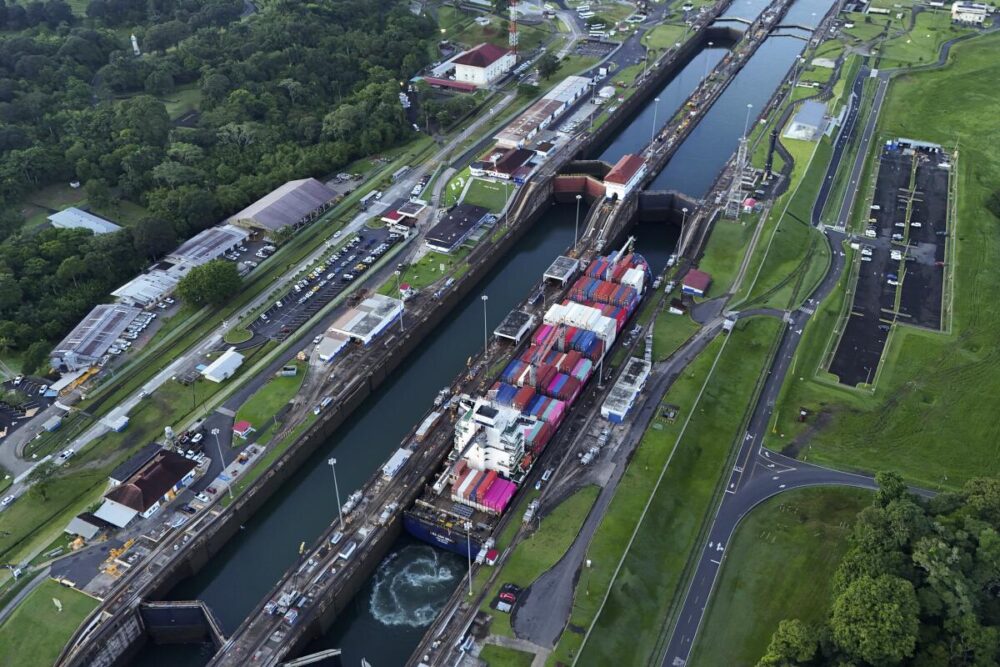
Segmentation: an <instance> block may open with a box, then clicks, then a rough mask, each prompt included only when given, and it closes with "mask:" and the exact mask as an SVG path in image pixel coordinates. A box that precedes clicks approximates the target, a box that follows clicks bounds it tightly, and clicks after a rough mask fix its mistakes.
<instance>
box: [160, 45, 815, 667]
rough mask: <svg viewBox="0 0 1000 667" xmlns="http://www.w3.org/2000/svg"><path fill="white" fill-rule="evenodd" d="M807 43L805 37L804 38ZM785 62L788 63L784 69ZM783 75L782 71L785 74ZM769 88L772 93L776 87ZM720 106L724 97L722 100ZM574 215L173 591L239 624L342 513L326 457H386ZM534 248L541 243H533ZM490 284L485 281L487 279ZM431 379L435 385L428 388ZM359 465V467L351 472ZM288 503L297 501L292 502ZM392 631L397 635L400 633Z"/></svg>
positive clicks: (344, 484)
mask: <svg viewBox="0 0 1000 667" xmlns="http://www.w3.org/2000/svg"><path fill="white" fill-rule="evenodd" d="M770 41H773V40H769V42H770ZM800 44H802V43H801V42H800ZM785 69H787V68H785ZM785 69H782V70H781V72H782V74H783V72H784V71H785ZM778 78H779V79H780V77H778ZM772 90H773V88H772ZM766 92H767V94H768V95H769V94H770V92H771V91H766ZM717 107H718V105H716V108H717ZM735 115H736V116H737V117H738V118H740V119H741V120H742V117H743V112H742V110H740V111H736V112H735ZM633 125H634V124H633ZM731 152H732V151H731V150H729V151H727V152H726V153H725V155H723V156H722V157H721V159H720V160H719V161H718V162H717V163H716V164H715V165H714V166H712V167H711V168H710V169H708V170H707V171H708V173H707V174H706V175H705V176H706V178H708V179H709V181H710V180H711V179H713V178H714V176H715V174H716V173H717V171H718V168H719V167H720V166H721V165H722V164H723V163H724V162H725V160H726V159H727V158H728V157H729V154H731ZM674 162H676V160H675V161H674ZM572 215H573V213H572V209H571V208H570V209H569V210H565V209H564V214H563V217H564V218H566V220H567V224H565V225H564V228H565V229H564V233H565V239H566V240H565V241H564V242H562V243H561V244H560V245H559V246H558V247H557V248H553V249H552V251H551V252H545V253H544V254H543V255H542V257H541V259H539V260H538V267H537V269H536V270H533V269H532V268H531V267H521V268H520V269H518V268H515V265H516V264H515V260H516V259H518V257H519V256H520V254H521V253H522V252H523V250H522V248H523V247H524V246H525V245H526V244H528V241H529V239H530V237H532V236H534V233H533V232H534V231H536V230H545V229H547V228H549V227H550V225H549V224H546V223H547V222H548V218H549V214H546V215H545V216H544V217H543V219H542V221H540V222H539V223H536V225H535V227H534V229H533V230H532V231H530V232H528V234H527V235H526V236H525V238H524V239H522V241H521V242H519V243H518V244H517V246H516V248H515V251H512V252H514V253H515V255H516V256H515V257H514V258H513V259H512V260H511V261H510V262H509V263H508V265H507V266H506V267H505V268H504V269H503V270H502V271H501V270H497V271H494V272H492V273H491V274H490V276H487V278H485V279H484V280H485V281H486V282H485V283H481V285H480V286H479V287H477V288H476V290H473V292H474V294H470V295H468V296H467V298H466V299H465V302H464V303H463V304H462V305H460V306H459V307H458V309H457V310H456V311H455V312H454V313H453V314H452V315H451V316H450V317H449V322H448V324H447V325H444V326H445V327H446V329H445V330H442V332H441V333H440V334H439V333H437V332H435V334H434V340H431V339H428V340H427V341H425V342H424V343H423V344H422V349H421V351H419V352H418V354H419V355H420V356H419V357H416V358H414V359H411V360H410V361H408V362H406V363H404V365H403V366H402V367H401V368H400V369H398V370H397V371H396V373H395V374H394V378H392V379H390V380H389V381H388V383H387V384H386V385H384V386H383V388H382V389H380V390H379V391H378V392H376V393H375V394H374V395H373V396H372V397H370V398H369V400H367V401H366V404H365V405H364V406H362V407H361V408H360V412H359V413H358V414H356V415H355V416H353V417H352V418H351V419H349V420H348V422H347V423H345V424H344V425H343V426H341V428H340V429H339V430H338V434H337V435H336V436H335V438H334V440H336V441H337V442H336V443H329V442H328V443H327V444H326V445H324V446H323V447H321V448H320V451H319V452H318V453H316V454H314V455H313V456H312V458H311V459H310V461H309V462H308V463H307V464H306V466H304V467H303V468H302V469H301V470H300V471H299V472H298V473H296V474H295V475H292V477H291V478H290V480H289V481H290V482H291V484H286V486H285V489H287V491H285V490H284V489H283V490H282V491H279V492H278V494H276V495H275V497H273V498H272V499H271V500H270V501H268V502H267V503H265V505H264V506H263V507H262V508H261V509H260V511H259V512H258V514H257V515H256V516H254V517H252V518H251V519H250V520H249V521H247V522H246V524H245V525H244V526H243V529H242V530H241V532H240V533H239V534H238V535H237V536H236V537H235V538H234V539H233V541H232V542H231V543H230V544H229V545H227V547H226V548H224V549H223V551H222V552H220V553H219V554H217V555H216V556H215V557H214V558H213V561H212V562H211V563H210V564H209V565H208V567H207V568H206V569H205V570H203V571H202V573H200V574H199V575H197V576H196V577H194V578H192V579H190V580H188V581H187V582H184V583H183V584H181V586H179V587H178V589H177V590H175V591H174V592H173V593H172V594H171V597H173V598H181V599H183V598H192V597H199V598H201V599H204V600H206V601H207V602H208V603H209V604H210V606H212V607H213V609H215V610H216V612H217V614H218V616H219V617H220V619H221V620H222V622H223V625H224V626H225V627H226V629H227V630H231V629H232V627H234V625H235V624H238V622H239V621H240V620H241V618H242V614H244V613H245V612H246V611H247V610H249V609H250V608H252V606H253V605H254V604H255V603H256V602H257V601H259V599H260V597H261V596H262V595H263V594H264V593H265V592H266V591H267V589H268V588H269V586H270V583H271V582H273V581H274V580H275V579H277V578H278V576H280V574H281V573H282V571H283V570H284V567H285V566H286V565H287V564H288V563H290V562H292V561H293V560H294V556H295V553H296V552H297V549H298V545H299V543H300V542H303V541H305V542H307V543H310V542H311V540H312V539H313V538H314V537H315V535H316V534H317V533H318V532H319V531H320V530H322V528H324V527H325V526H326V525H327V524H328V522H329V520H330V518H331V517H332V515H333V514H334V513H335V509H334V501H333V494H332V488H331V486H332V484H331V482H332V478H331V477H330V471H329V468H328V467H327V466H326V465H325V464H324V462H325V459H326V458H327V457H328V456H330V455H331V454H332V455H336V456H337V458H338V461H339V463H338V473H340V483H341V488H342V489H343V490H344V493H345V494H346V493H347V492H349V490H350V489H352V488H354V487H355V486H357V485H360V483H361V482H362V481H363V480H364V479H366V478H367V477H368V475H369V474H370V471H371V470H373V469H375V468H376V467H377V466H378V465H379V464H380V463H381V462H382V461H384V459H385V458H386V456H387V455H388V453H389V451H391V449H392V448H394V447H395V446H396V445H397V444H398V442H399V440H400V439H401V438H402V435H404V434H405V433H406V432H407V431H408V430H409V429H410V428H411V427H412V425H413V423H414V422H415V420H416V419H417V418H418V417H419V415H420V414H422V412H423V411H424V410H425V409H426V408H427V407H428V405H427V403H429V401H430V399H431V398H432V397H433V394H434V393H436V389H437V388H439V387H441V386H443V385H444V384H446V383H447V382H448V381H449V380H450V379H451V378H452V377H453V376H454V373H455V371H456V370H457V369H458V368H460V367H461V363H462V361H461V359H462V355H465V356H466V358H467V357H468V355H470V354H471V353H473V352H475V351H477V350H478V349H479V348H480V347H481V343H480V341H479V336H480V335H481V332H482V329H481V324H482V309H481V304H480V303H479V302H478V300H477V299H475V298H474V297H475V296H478V293H479V292H481V291H485V292H487V293H489V294H490V297H491V300H490V302H489V305H490V308H489V311H493V310H494V309H495V311H496V312H488V316H489V315H492V317H489V319H490V321H491V322H490V323H491V328H492V326H493V325H495V323H497V322H499V320H500V319H502V317H503V316H504V315H505V314H506V312H507V310H508V309H509V306H507V307H504V306H502V305H500V304H498V301H497V298H496V296H495V295H494V294H493V293H491V290H493V289H499V290H501V291H503V290H506V289H507V288H509V287H510V286H511V285H512V284H513V283H517V282H518V280H517V279H522V280H523V281H524V284H523V285H521V286H520V287H517V288H513V289H510V290H509V294H510V299H509V304H510V305H513V304H514V303H516V302H517V301H518V300H520V299H521V298H523V297H524V296H525V294H526V291H527V290H528V289H529V288H530V286H531V284H532V283H533V282H534V281H536V280H537V278H538V275H539V274H540V272H541V270H543V269H544V267H545V266H546V265H547V264H548V262H549V261H550V260H551V258H552V257H553V256H554V255H556V254H558V253H559V252H560V251H562V250H563V249H564V248H565V247H566V246H567V245H568V239H569V238H571V235H572V231H571V230H572ZM642 236H643V232H641V231H640V244H639V250H640V251H641V252H643V253H645V254H647V255H651V254H652V253H651V252H650V250H649V249H648V248H647V247H646V246H645V244H644V243H643V239H642ZM533 249H535V248H531V249H528V250H533ZM493 281H498V283H497V284H494V283H493ZM484 284H485V285H486V286H485V287H483V285H484ZM463 318H464V319H465V320H467V322H466V324H465V331H464V332H463V333H462V334H461V335H460V336H459V338H460V340H459V341H458V343H457V348H456V346H449V347H448V355H447V356H444V355H443V354H439V355H438V357H439V358H438V359H431V360H430V361H429V362H428V350H430V349H437V348H438V346H439V342H440V339H441V338H442V337H444V336H445V333H446V332H451V331H453V330H454V328H455V326H456V324H457V323H458V322H459V321H460V320H462V319H463ZM462 343H465V344H466V345H465V351H464V352H461V351H460V349H461V348H462V347H463V346H462ZM421 363H423V364H425V365H426V364H427V363H430V364H431V368H429V369H428V370H426V372H425V373H424V374H423V377H426V378H432V377H434V374H435V371H436V372H437V374H438V375H439V376H440V377H439V378H437V379H434V380H433V381H428V382H427V383H426V386H425V387H422V388H419V389H420V390H419V391H416V392H414V391H412V390H411V391H410V392H404V393H402V394H401V395H399V396H397V397H396V399H395V400H389V401H388V402H383V401H384V400H386V399H385V395H386V393H388V392H390V391H391V390H393V389H394V388H395V387H396V385H397V384H398V383H399V381H400V375H401V374H402V376H403V377H404V378H406V377H409V376H410V374H411V372H413V367H414V365H417V366H419V365H420V364H421ZM403 384H404V385H405V384H406V383H405V382H404V383H403ZM428 387H429V390H427V388H428ZM414 388H418V387H416V386H415V387H414ZM425 390H427V393H426V394H424V395H423V396H421V391H425ZM421 398H423V399H424V402H415V401H419V400H420V399H421ZM408 408H409V410H408ZM372 413H374V414H375V415H376V417H374V419H375V421H377V422H380V423H379V424H378V428H377V429H375V430H373V431H369V430H367V429H364V428H360V429H358V424H357V422H358V421H359V420H365V419H369V418H372V417H371V414H372ZM411 413H412V414H411ZM386 415H391V416H392V424H387V423H386V422H387V420H386ZM379 417H380V418H381V419H379ZM386 426H390V427H394V428H396V430H398V433H396V434H394V435H389V434H387V432H386V431H384V430H383V428H384V427H386ZM353 473H356V475H355V478H353V479H352V474H353ZM304 488H308V489H312V491H311V492H309V493H306V494H305V495H302V496H300V495H299V493H300V491H301V490H302V489H304ZM317 489H318V490H317ZM289 497H293V498H296V500H295V501H294V502H290V503H286V502H285V501H286V500H287V499H288V498H289ZM286 505H291V506H292V507H291V508H289V507H286ZM264 527H267V530H264ZM270 563H276V565H275V566H274V567H269V564H270ZM213 598H214V599H213ZM363 598H364V595H362V596H360V598H359V599H363ZM240 607H242V612H240V611H238V609H239V608H240ZM230 613H232V614H234V617H233V618H234V619H235V620H231V619H230V618H229V617H230ZM382 632H384V629H383V631H382ZM332 634H333V633H331V635H332ZM393 636H394V637H395V635H394V634H393ZM369 641H371V638H369ZM150 664H153V663H150ZM174 664H177V663H176V662H175V663H174ZM191 664H197V663H191Z"/></svg>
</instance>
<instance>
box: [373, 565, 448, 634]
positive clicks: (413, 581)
mask: <svg viewBox="0 0 1000 667" xmlns="http://www.w3.org/2000/svg"><path fill="white" fill-rule="evenodd" d="M441 556H442V554H441V553H440V552H439V551H438V550H437V549H435V548H434V547H431V546H423V545H412V546H408V547H406V548H404V549H403V550H401V551H399V552H397V553H395V554H393V555H392V556H390V557H389V558H387V559H386V560H385V561H384V562H383V563H382V564H381V565H380V566H379V568H378V570H377V571H376V572H375V578H374V585H373V586H372V592H371V597H370V598H369V607H370V608H371V613H372V616H373V617H374V618H375V620H377V621H378V622H380V623H382V624H383V625H386V626H397V627H398V626H406V627H411V628H422V627H426V626H427V625H429V624H430V623H431V621H433V620H434V617H435V616H437V613H438V611H440V609H441V606H442V605H443V604H444V603H445V601H446V600H447V599H448V596H449V594H450V593H451V590H452V588H453V586H454V583H455V582H456V581H457V580H458V578H459V577H460V576H461V575H462V569H461V568H460V567H457V566H456V565H455V564H452V563H448V562H445V561H444V559H443V558H442V557H441Z"/></svg>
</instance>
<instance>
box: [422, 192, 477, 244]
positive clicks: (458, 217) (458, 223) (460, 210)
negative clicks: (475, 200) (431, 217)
mask: <svg viewBox="0 0 1000 667" xmlns="http://www.w3.org/2000/svg"><path fill="white" fill-rule="evenodd" d="M489 216H490V211H489V209H486V208H483V207H482V206H476V205H474V204H459V205H458V206H456V207H455V208H453V209H452V210H451V212H450V213H448V215H446V216H445V217H444V218H442V219H441V222H439V223H437V224H436V225H434V226H433V227H431V229H430V230H429V231H428V232H427V236H426V237H425V238H424V243H426V244H427V247H428V248H430V249H431V250H437V251H438V252H443V253H451V252H452V251H453V250H455V249H456V248H458V247H459V246H460V245H462V244H463V243H465V239H467V238H469V236H470V235H471V234H472V232H474V231H476V230H477V229H478V228H479V226H480V225H482V224H483V223H484V222H486V219H487V218H488V217H489Z"/></svg>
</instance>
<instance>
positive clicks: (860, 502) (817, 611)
mask: <svg viewBox="0 0 1000 667" xmlns="http://www.w3.org/2000/svg"><path fill="white" fill-rule="evenodd" d="M869 504H871V495H870V492H869V491H864V490H861V489H846V488H816V489H799V490H796V491H790V492H788V493H784V494H782V495H780V496H777V497H775V498H772V499H770V500H768V501H766V502H765V503H764V504H762V505H760V506H758V507H757V508H755V509H754V510H753V511H752V512H751V513H750V514H749V515H748V516H747V517H745V518H744V519H743V521H742V523H741V524H740V526H739V528H738V529H737V530H736V534H735V535H734V536H733V538H732V539H731V540H730V541H729V545H728V546H727V548H726V556H725V560H724V561H723V564H722V574H721V577H720V578H719V581H718V583H717V584H716V588H715V592H714V593H713V594H712V598H711V602H710V604H709V607H708V610H707V612H706V615H705V618H704V620H703V622H702V626H701V633H700V634H699V635H698V640H697V643H696V644H695V646H694V651H693V652H692V654H691V659H690V660H689V661H688V664H689V665H691V666H692V667H715V666H716V665H728V666H729V667H753V665H755V664H757V660H759V659H760V657H761V656H762V655H763V654H764V651H765V650H766V649H767V645H768V643H769V642H770V641H771V635H772V634H773V633H774V631H775V630H776V629H777V627H778V623H779V622H780V621H782V620H784V619H786V618H791V617H794V618H798V619H800V620H802V621H804V622H806V623H813V622H816V623H818V622H821V621H822V620H823V619H824V617H825V616H826V613H827V605H828V604H829V601H830V588H831V583H832V581H833V574H834V572H835V570H836V569H837V566H838V565H839V564H840V559H841V558H842V557H843V555H844V553H845V552H846V551H847V546H848V545H847V537H848V535H849V533H850V532H851V527H852V526H853V525H854V517H855V516H856V515H857V513H858V512H860V511H861V510H862V509H864V508H865V507H867V506H868V505H869Z"/></svg>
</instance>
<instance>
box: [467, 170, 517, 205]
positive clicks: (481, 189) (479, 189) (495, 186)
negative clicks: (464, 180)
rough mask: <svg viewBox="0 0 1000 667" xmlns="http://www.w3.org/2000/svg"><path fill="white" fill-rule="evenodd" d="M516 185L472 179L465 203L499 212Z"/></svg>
mask: <svg viewBox="0 0 1000 667" xmlns="http://www.w3.org/2000/svg"><path fill="white" fill-rule="evenodd" d="M515 189H516V187H515V186H514V185H512V184H510V183H507V184H506V185H504V184H503V183H499V182H494V181H487V180H484V179H482V178H474V179H472V183H471V184H470V185H469V189H468V191H467V192H466V193H465V199H463V200H462V202H463V203H465V204H475V205H476V206H482V207H484V208H488V209H489V210H490V211H492V212H493V213H499V212H500V211H501V210H503V207H504V204H506V203H507V196H508V195H509V194H512V193H513V192H514V190H515Z"/></svg>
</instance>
